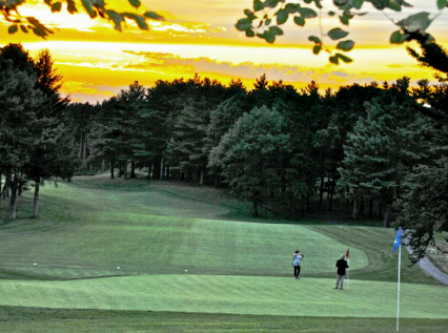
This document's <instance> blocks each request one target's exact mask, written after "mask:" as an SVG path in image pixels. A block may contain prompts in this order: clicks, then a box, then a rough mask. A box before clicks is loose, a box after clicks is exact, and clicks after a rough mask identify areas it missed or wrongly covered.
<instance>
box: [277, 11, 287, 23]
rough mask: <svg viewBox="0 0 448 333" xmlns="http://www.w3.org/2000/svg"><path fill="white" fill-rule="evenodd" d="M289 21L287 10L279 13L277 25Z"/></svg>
mask: <svg viewBox="0 0 448 333" xmlns="http://www.w3.org/2000/svg"><path fill="white" fill-rule="evenodd" d="M287 20H288V11H287V10H285V9H281V10H279V12H278V13H277V24H278V25H280V24H283V23H285V22H286V21H287Z"/></svg>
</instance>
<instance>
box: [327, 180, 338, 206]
mask: <svg viewBox="0 0 448 333" xmlns="http://www.w3.org/2000/svg"><path fill="white" fill-rule="evenodd" d="M335 184H336V180H334V179H333V181H332V182H331V193H330V188H329V189H328V192H329V193H330V201H329V204H328V210H329V211H330V212H331V211H332V210H333V195H334V188H335V186H336V185H335Z"/></svg>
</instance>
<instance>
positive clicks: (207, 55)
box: [0, 0, 448, 102]
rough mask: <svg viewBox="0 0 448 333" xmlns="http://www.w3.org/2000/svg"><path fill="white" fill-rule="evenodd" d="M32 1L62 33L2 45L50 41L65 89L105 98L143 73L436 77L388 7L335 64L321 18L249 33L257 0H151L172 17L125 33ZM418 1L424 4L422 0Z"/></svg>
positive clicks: (119, 2)
mask: <svg viewBox="0 0 448 333" xmlns="http://www.w3.org/2000/svg"><path fill="white" fill-rule="evenodd" d="M33 1H34V4H30V5H27V6H26V7H24V8H23V10H22V9H21V14H22V15H24V16H26V15H29V16H36V17H39V19H40V20H41V21H42V22H44V23H46V24H48V25H49V27H50V28H52V29H53V30H54V32H55V33H54V34H53V35H50V36H49V40H48V41H42V40H41V39H39V38H38V37H35V36H33V35H32V34H31V33H29V34H23V33H21V32H18V33H16V34H15V35H4V36H3V38H2V36H1V35H0V45H2V44H3V45H5V44H7V43H8V42H22V44H23V45H24V47H25V49H27V50H29V51H30V54H31V55H32V56H35V55H36V54H37V52H38V51H39V50H40V49H43V48H48V49H49V50H50V52H51V54H52V56H53V59H54V61H55V65H56V68H57V70H58V72H59V73H60V74H62V76H63V77H64V85H63V88H62V92H63V93H65V94H71V96H72V99H73V100H84V101H91V102H95V101H102V100H104V99H106V98H109V97H110V96H111V95H113V94H116V93H117V92H118V91H119V90H120V89H123V88H126V87H127V86H128V85H129V84H131V83H132V82H134V81H136V80H137V81H139V82H140V83H141V84H144V85H145V86H147V87H149V86H151V85H153V84H154V82H156V81H157V80H173V79H174V78H180V77H184V78H191V77H193V76H194V75H195V73H198V74H199V75H200V76H201V77H209V78H210V79H217V80H219V81H221V82H222V83H223V84H227V83H228V82H230V80H231V79H238V78H239V79H241V80H242V81H243V82H244V83H245V85H246V87H247V88H248V89H252V88H253V85H252V84H253V83H254V81H255V79H256V78H258V77H260V76H261V75H262V74H266V76H267V78H268V80H269V81H273V80H275V81H278V80H280V79H281V80H283V82H285V83H287V84H291V85H293V86H294V87H296V88H301V87H304V86H306V85H307V84H309V82H310V81H311V80H314V81H317V82H318V83H319V85H320V86H321V88H323V89H324V88H326V87H332V88H337V87H338V86H341V85H347V84H352V83H359V84H366V83H369V82H371V81H377V82H379V83H381V82H383V81H386V80H387V81H390V82H392V81H394V80H395V79H397V78H399V77H402V76H403V75H407V76H410V77H411V79H412V82H414V83H415V82H416V81H417V80H420V79H423V78H427V79H429V80H430V81H433V82H435V80H434V79H433V72H432V71H431V70H429V69H426V68H422V67H419V66H418V65H417V63H416V61H415V60H414V59H413V58H411V57H410V56H409V55H408V54H407V52H406V49H405V46H404V45H398V46H397V45H389V44H388V36H389V35H390V33H391V32H392V31H393V30H394V27H393V25H392V24H391V23H390V22H388V21H387V20H384V18H382V17H380V16H379V15H376V16H375V15H373V16H372V15H370V16H369V15H367V16H365V17H364V18H360V19H358V20H356V21H353V25H351V31H352V32H353V33H352V35H353V36H352V38H353V39H354V40H355V41H356V42H357V45H356V47H355V49H354V50H353V51H351V52H350V54H349V55H350V57H351V58H353V59H354V60H355V61H354V62H353V63H352V64H349V65H341V66H335V65H332V64H329V63H328V55H327V54H325V53H324V52H322V53H321V54H320V55H319V56H314V55H313V54H312V52H311V46H312V43H310V42H309V41H307V36H308V35H310V34H312V33H313V31H314V32H315V30H316V29H318V25H317V21H314V22H312V21H310V23H309V24H308V23H307V27H306V28H305V29H304V28H298V27H296V26H294V25H293V24H291V25H285V35H284V36H282V37H281V38H278V39H277V41H276V43H275V44H273V45H271V44H267V43H266V42H265V41H262V40H260V39H256V38H252V39H249V38H246V37H245V36H240V35H241V33H240V32H239V31H237V30H236V29H235V28H234V24H235V22H236V20H237V19H239V18H241V17H242V16H244V14H243V10H244V8H246V7H249V6H250V5H251V3H252V2H251V1H226V2H223V1H216V2H207V4H206V5H204V2H203V1H202V0H192V1H190V2H189V3H188V4H183V3H178V2H176V3H175V2H174V0H153V1H151V2H148V1H146V0H144V1H143V5H146V7H147V8H150V9H151V10H155V11H156V12H159V13H161V14H163V15H165V16H166V18H167V21H166V22H159V21H148V24H149V27H150V30H149V31H141V30H139V29H138V28H137V27H136V24H135V23H134V22H130V21H128V22H127V23H126V29H124V32H122V33H120V32H117V31H115V30H114V29H113V27H112V25H111V22H108V21H107V20H102V19H101V20H92V19H90V18H89V17H88V15H86V14H82V15H81V14H76V15H71V14H69V13H67V12H65V9H63V11H62V12H61V13H57V14H53V13H51V10H50V9H49V8H48V7H47V6H46V5H44V4H42V3H39V2H38V1H37V0H33ZM417 2H419V3H420V4H424V2H423V0H418V1H417ZM111 3H112V4H114V5H115V6H118V7H120V10H124V9H123V8H124V7H121V6H123V5H124V4H127V1H126V0H113V1H112V2H111ZM174 4H176V6H174ZM424 6H426V4H424ZM426 7H427V6H426ZM426 7H425V8H426ZM429 10H432V9H431V8H430V9H429ZM446 12H447V13H444V14H443V15H441V16H440V17H439V18H438V20H437V21H436V22H435V23H434V26H431V28H430V30H431V29H433V30H434V32H435V35H436V38H437V41H438V42H441V43H442V45H444V46H448V43H447V42H448V40H447V39H446V38H447V37H446V35H445V34H441V33H440V32H441V31H442V32H444V31H445V30H444V24H445V23H446V22H447V21H448V11H446ZM397 15H398V14H397ZM381 20H382V21H381ZM323 22H327V21H325V20H324V21H323ZM372 27H374V28H375V29H372ZM0 29H3V30H4V31H5V32H6V29H7V25H5V22H4V21H1V20H0ZM5 38H6V39H5Z"/></svg>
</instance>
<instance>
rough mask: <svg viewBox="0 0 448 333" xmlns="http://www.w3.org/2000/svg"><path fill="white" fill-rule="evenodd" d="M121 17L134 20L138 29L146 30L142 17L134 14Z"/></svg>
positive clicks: (124, 14)
mask: <svg viewBox="0 0 448 333" xmlns="http://www.w3.org/2000/svg"><path fill="white" fill-rule="evenodd" d="M123 16H125V17H127V18H130V19H131V20H134V21H135V23H137V25H138V27H139V28H140V29H142V30H148V25H147V24H146V22H145V18H144V17H142V16H140V15H137V14H134V13H123Z"/></svg>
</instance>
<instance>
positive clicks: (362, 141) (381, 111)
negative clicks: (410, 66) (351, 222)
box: [339, 100, 429, 227]
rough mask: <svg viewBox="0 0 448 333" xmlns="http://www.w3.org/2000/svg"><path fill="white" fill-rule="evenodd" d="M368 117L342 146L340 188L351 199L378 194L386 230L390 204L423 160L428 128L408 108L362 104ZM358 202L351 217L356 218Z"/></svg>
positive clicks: (419, 117) (402, 192)
mask: <svg viewBox="0 0 448 333" xmlns="http://www.w3.org/2000/svg"><path fill="white" fill-rule="evenodd" d="M365 107H366V112H367V117H366V118H360V119H359V120H358V121H357V123H356V125H355V127H354V128H353V131H352V132H350V133H349V135H348V139H347V143H346V145H344V161H343V164H344V167H342V168H339V172H340V174H341V184H342V185H343V186H344V187H345V186H347V187H349V188H350V189H351V190H352V194H353V195H354V197H355V198H356V197H359V196H360V195H363V194H372V193H375V191H377V192H378V193H379V194H380V195H381V198H382V201H383V204H384V206H385V208H386V212H385V216H384V226H385V227H388V226H389V221H390V208H391V205H392V203H393V202H394V201H395V200H396V199H397V198H400V197H402V195H403V194H404V191H406V190H407V189H409V187H410V185H411V184H409V182H408V181H406V176H407V175H408V174H409V172H410V171H411V169H412V167H414V166H415V165H416V164H417V163H419V162H421V161H423V160H424V158H426V148H427V144H426V142H425V135H426V132H427V131H429V124H428V122H426V121H425V120H424V119H422V117H421V116H420V115H419V113H417V111H415V109H413V108H412V107H410V104H409V103H405V104H402V105H396V104H394V103H393V104H388V105H384V104H382V103H381V102H380V101H379V100H374V101H373V102H371V103H369V102H365ZM356 204H357V201H356V200H355V202H354V212H353V215H354V217H356V215H357V206H356Z"/></svg>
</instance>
